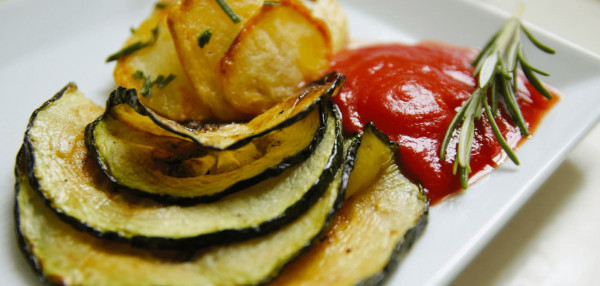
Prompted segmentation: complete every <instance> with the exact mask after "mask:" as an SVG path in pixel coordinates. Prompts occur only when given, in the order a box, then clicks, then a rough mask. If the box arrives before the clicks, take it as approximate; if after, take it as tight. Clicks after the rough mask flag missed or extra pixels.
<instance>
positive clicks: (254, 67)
mask: <svg viewBox="0 0 600 286" xmlns="http://www.w3.org/2000/svg"><path fill="white" fill-rule="evenodd" d="M331 56H332V47H331V38H330V35H329V32H328V28H327V26H326V25H325V24H324V23H323V22H322V21H321V20H318V19H316V18H314V17H313V16H311V12H310V11H309V10H308V9H307V8H306V7H305V6H304V5H302V4H301V3H300V2H298V1H292V0H284V1H281V2H279V3H278V4H265V5H264V6H263V7H262V9H261V10H260V11H259V12H258V13H257V14H256V15H255V16H254V17H252V19H250V20H249V21H248V22H246V24H245V26H244V28H243V29H242V31H241V32H240V33H239V35H238V36H237V38H236V39H235V41H234V42H233V44H232V45H231V47H230V48H229V50H228V51H227V53H225V56H224V57H223V58H222V59H221V63H220V68H219V70H218V75H217V76H218V78H219V82H220V84H221V88H222V89H223V91H224V94H225V98H226V99H227V101H229V102H230V103H231V104H232V105H233V107H235V108H236V109H238V110H240V111H242V112H245V113H248V114H252V115H258V114H261V113H262V112H264V111H265V110H267V109H269V108H270V107H272V106H273V105H275V104H277V103H278V102H281V101H283V100H284V99H285V98H287V97H289V96H291V95H293V94H294V91H295V90H297V89H298V88H299V87H300V86H303V85H305V84H306V83H309V82H311V81H313V80H315V79H317V78H319V77H321V76H322V75H323V73H324V71H325V70H326V69H327V67H328V65H329V62H330V60H331Z"/></svg>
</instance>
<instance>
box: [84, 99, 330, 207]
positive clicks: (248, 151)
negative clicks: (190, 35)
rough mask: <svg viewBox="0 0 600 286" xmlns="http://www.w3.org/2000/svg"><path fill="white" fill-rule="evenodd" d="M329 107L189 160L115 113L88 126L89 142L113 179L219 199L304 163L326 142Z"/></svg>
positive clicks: (144, 190) (150, 191)
mask: <svg viewBox="0 0 600 286" xmlns="http://www.w3.org/2000/svg"><path fill="white" fill-rule="evenodd" d="M327 113H328V108H327V107H325V106H322V107H321V108H318V109H315V110H313V111H312V113H311V114H309V115H308V116H307V117H306V118H304V119H302V120H299V121H297V122H296V123H294V124H292V125H290V126H288V127H285V128H283V129H280V130H277V131H274V132H271V133H269V134H268V135H266V136H263V137H259V138H256V139H254V140H253V141H252V143H250V144H247V145H245V146H243V147H240V148H238V149H235V150H223V151H208V152H207V153H206V154H205V155H204V156H202V157H200V158H193V159H188V160H177V159H173V158H172V156H170V155H169V151H170V150H165V148H169V147H168V146H167V147H161V146H156V145H152V144H144V143H143V142H139V141H140V140H139V139H137V138H139V137H140V135H139V134H137V133H136V132H134V130H133V128H131V127H129V125H127V124H123V123H121V122H120V121H118V120H115V119H114V118H112V117H111V116H110V113H107V114H105V115H104V116H108V117H109V118H104V116H103V117H100V118H99V119H98V120H96V121H94V122H93V123H92V124H91V125H90V126H88V128H87V129H86V144H87V146H88V150H90V153H91V154H92V156H93V157H95V158H96V159H97V161H98V164H99V165H100V168H101V169H102V171H104V173H105V174H106V175H107V177H108V178H109V179H110V180H111V181H113V182H114V183H116V184H119V185H120V186H123V187H126V188H128V189H130V190H132V191H134V192H135V193H136V194H137V195H140V196H147V197H151V198H154V199H156V200H158V201H160V202H167V203H178V204H186V205H189V204H193V203H198V202H212V201H216V200H218V199H220V198H222V197H224V196H226V195H229V194H232V193H234V192H237V191H239V190H242V189H244V188H246V187H249V186H252V185H254V184H256V183H259V182H261V181H263V180H265V179H267V178H270V177H274V176H277V175H279V174H281V173H282V172H283V171H284V170H286V169H287V168H289V167H292V166H295V165H297V164H299V163H301V162H302V161H304V160H305V159H306V158H308V156H310V154H311V153H312V151H313V150H314V149H315V148H316V146H317V145H318V144H319V143H320V142H321V139H322V138H323V136H324V131H325V127H326V123H327V122H326V121H327ZM132 135H133V136H132ZM149 136H152V135H149V134H148V135H147V136H145V137H149ZM132 137H133V138H132ZM173 139H175V138H173ZM148 141H149V142H155V141H157V140H148ZM173 144H175V143H173ZM161 145H163V146H164V145H165V144H161ZM179 145H181V144H175V145H174V146H179ZM176 151H178V152H181V151H179V150H176ZM164 157H166V158H164Z"/></svg>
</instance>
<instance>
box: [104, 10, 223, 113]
mask: <svg viewBox="0 0 600 286" xmlns="http://www.w3.org/2000/svg"><path fill="white" fill-rule="evenodd" d="M174 2H175V1H174V0H169V1H161V2H160V5H158V4H157V6H156V7H157V8H155V9H154V12H153V13H152V14H151V15H150V17H149V18H148V19H146V20H145V21H144V22H143V23H142V24H141V25H140V26H139V27H138V28H137V29H136V30H135V32H134V33H133V34H132V35H131V37H130V38H129V39H128V40H127V41H126V42H125V45H124V47H128V46H130V45H132V44H135V43H138V42H139V43H149V42H150V41H153V40H152V39H153V37H154V41H153V42H152V43H151V44H148V45H146V46H145V47H143V48H141V49H139V50H136V51H135V52H132V53H130V54H127V55H123V56H121V57H119V59H118V61H117V65H116V67H115V70H114V74H113V75H114V78H115V82H116V84H117V85H121V86H124V87H127V88H135V89H137V90H138V91H141V90H143V88H144V83H145V82H146V81H148V80H149V81H156V80H157V78H159V77H160V76H162V77H163V78H168V77H169V75H172V76H171V77H172V80H171V81H170V82H168V83H167V84H166V85H164V86H162V87H161V86H159V85H158V84H154V85H152V87H151V88H150V90H149V93H146V96H141V97H140V101H142V103H143V104H144V105H146V106H147V107H149V108H151V109H152V110H154V111H155V112H157V113H158V114H160V115H162V116H165V117H168V118H170V119H173V120H176V121H185V120H205V119H209V118H211V117H212V112H211V110H210V108H209V107H208V106H207V105H206V104H205V103H204V102H203V100H202V98H200V97H199V96H198V95H196V93H195V91H194V89H193V87H192V84H191V83H190V81H189V80H188V78H187V76H186V74H185V73H184V71H183V69H182V67H181V64H180V63H179V58H178V57H177V53H176V51H175V46H174V45H173V39H172V37H171V33H170V32H169V28H168V26H167V15H168V13H169V10H170V9H171V7H172V4H173V3H174ZM153 31H154V32H153ZM173 76H174V78H173Z"/></svg>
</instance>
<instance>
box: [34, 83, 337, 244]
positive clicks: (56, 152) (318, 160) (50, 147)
mask: <svg viewBox="0 0 600 286" xmlns="http://www.w3.org/2000/svg"><path fill="white" fill-rule="evenodd" d="M99 109H100V108H99V107H97V106H96V105H95V104H93V103H92V102H91V101H90V100H88V99H86V98H85V97H84V96H83V95H82V94H81V93H79V92H77V90H76V88H74V87H73V86H70V87H67V88H65V89H64V90H63V91H62V92H61V93H59V94H58V95H57V96H55V97H53V98H52V99H51V100H50V101H48V102H46V103H45V104H43V105H42V107H40V108H39V109H38V110H36V111H35V112H34V115H33V116H32V118H31V120H30V122H29V125H28V128H27V132H26V133H25V140H24V141H25V142H24V145H25V152H26V155H27V157H28V158H29V160H28V163H29V165H28V174H29V177H30V178H29V181H30V184H31V185H32V187H33V188H34V189H35V190H36V191H37V192H39V193H40V194H41V196H42V197H43V198H44V200H46V202H47V203H48V205H49V206H51V208H52V209H53V210H54V211H55V212H56V213H57V214H59V216H61V217H62V218H63V219H64V220H65V221H68V222H70V223H72V224H73V225H75V226H77V227H78V228H80V229H83V230H87V231H88V232H90V233H93V234H95V235H97V236H99V237H104V238H112V239H117V240H124V241H129V242H131V243H133V244H134V245H138V246H144V247H161V248H185V247H195V246H200V245H202V246H205V245H210V244H217V243H226V242H231V241H238V240H242V239H248V238H251V237H256V236H259V235H264V234H266V233H268V232H270V231H273V230H275V229H277V228H279V227H281V226H283V225H285V224H287V223H289V222H291V221H293V220H294V219H295V218H297V217H298V216H300V215H301V214H302V213H304V212H305V211H306V210H307V209H308V208H309V207H310V206H311V205H313V204H314V202H315V201H316V200H318V198H319V197H320V196H321V195H322V194H323V192H324V191H325V189H326V188H327V186H328V185H329V183H330V182H331V181H332V179H333V176H334V174H335V172H336V170H337V169H338V167H339V166H340V164H341V160H342V155H341V146H340V145H341V138H340V137H341V123H340V120H339V114H338V112H339V111H336V112H332V114H333V115H334V116H329V117H328V120H327V127H326V130H325V135H324V137H323V139H322V140H321V142H320V143H319V145H318V146H317V147H316V148H315V150H314V152H313V153H312V154H311V155H310V157H309V158H308V159H306V160H305V161H304V162H302V163H301V164H299V165H296V166H294V167H292V168H289V169H287V170H286V171H285V172H283V173H282V174H281V175H280V176H277V177H274V178H270V179H267V180H264V181H262V182H261V183H259V184H256V185H253V186H252V187H249V188H247V189H244V190H242V191H240V192H237V193H235V194H233V195H230V196H228V197H226V198H223V199H221V200H219V201H217V202H214V203H211V204H198V205H193V206H187V207H183V206H178V205H165V204H160V203H157V202H155V201H153V200H149V199H141V198H139V197H137V196H132V195H131V194H129V193H128V192H121V191H119V190H117V189H114V188H113V187H112V184H111V183H110V181H109V180H108V179H106V177H105V176H104V174H103V173H102V172H101V171H100V169H99V168H98V165H97V164H96V163H95V161H94V159H93V158H92V157H91V156H89V154H88V151H87V149H86V147H85V144H84V128H85V126H86V125H87V122H91V121H92V120H93V118H95V117H96V116H98V113H100V110H99Z"/></svg>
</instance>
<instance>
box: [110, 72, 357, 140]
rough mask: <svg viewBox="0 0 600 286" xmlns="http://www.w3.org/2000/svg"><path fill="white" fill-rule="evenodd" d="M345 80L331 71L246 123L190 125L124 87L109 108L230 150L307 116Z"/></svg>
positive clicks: (150, 126)
mask: <svg viewBox="0 0 600 286" xmlns="http://www.w3.org/2000/svg"><path fill="white" fill-rule="evenodd" d="M345 82H346V77H345V76H344V75H342V74H338V73H336V72H332V73H330V74H328V75H326V76H325V77H323V78H322V79H320V80H318V81H315V82H313V83H311V84H309V85H307V86H305V87H303V88H301V89H300V90H299V91H298V92H297V93H296V95H294V96H291V97H290V98H288V99H286V100H285V101H282V102H280V103H278V104H276V105H275V106H273V107H272V108H270V109H268V110H267V111H265V112H264V113H262V114H260V115H258V116H256V117H254V118H253V119H252V120H250V121H248V122H246V123H227V124H212V125H203V126H200V127H199V128H191V127H190V126H187V125H184V124H181V123H179V122H176V121H173V120H170V119H167V118H165V117H162V116H160V115H158V114H157V113H156V112H154V111H152V110H151V109H149V108H147V107H145V106H144V104H142V103H141V102H140V100H139V98H138V95H137V92H136V91H135V90H133V89H125V88H117V89H116V90H115V91H114V92H113V93H112V94H111V95H110V98H109V99H108V101H107V103H106V109H107V110H106V112H107V113H111V116H113V117H114V118H117V119H118V120H120V121H122V122H124V123H127V124H129V125H131V126H134V127H136V128H138V129H139V130H145V131H147V132H150V133H152V134H155V135H160V136H180V137H182V138H188V139H189V140H192V141H194V142H196V143H197V144H199V145H200V146H203V147H206V148H209V149H214V150H225V149H229V150H230V149H236V148H239V147H241V146H243V145H245V144H247V143H249V142H250V141H252V139H254V138H257V137H260V136H263V135H266V134H268V133H269V132H271V131H274V130H278V129H282V128H284V127H287V126H289V125H291V124H293V123H295V122H297V121H298V120H300V119H302V118H304V117H306V116H307V115H308V114H310V113H311V112H312V110H313V109H315V107H316V106H318V105H319V103H320V102H326V101H327V100H328V99H329V98H330V97H332V96H335V95H337V94H338V93H339V92H340V90H341V88H342V86H343V85H344V83H345Z"/></svg>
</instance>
